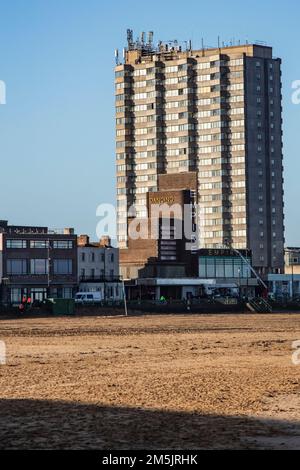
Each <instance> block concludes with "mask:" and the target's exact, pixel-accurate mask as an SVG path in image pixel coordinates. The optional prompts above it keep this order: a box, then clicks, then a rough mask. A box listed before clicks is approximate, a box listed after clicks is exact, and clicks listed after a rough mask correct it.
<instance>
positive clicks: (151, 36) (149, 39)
mask: <svg viewBox="0 0 300 470" xmlns="http://www.w3.org/2000/svg"><path fill="white" fill-rule="evenodd" d="M153 36H154V33H153V31H149V32H148V44H149V46H152V44H153Z"/></svg>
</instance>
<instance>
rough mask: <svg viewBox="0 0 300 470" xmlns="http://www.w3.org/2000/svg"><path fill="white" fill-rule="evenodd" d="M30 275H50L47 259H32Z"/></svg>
mask: <svg viewBox="0 0 300 470" xmlns="http://www.w3.org/2000/svg"><path fill="white" fill-rule="evenodd" d="M30 274H48V260H47V259H31V260H30Z"/></svg>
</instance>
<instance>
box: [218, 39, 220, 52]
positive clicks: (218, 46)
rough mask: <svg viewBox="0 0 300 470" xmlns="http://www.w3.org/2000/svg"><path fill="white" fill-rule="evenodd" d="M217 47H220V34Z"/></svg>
mask: <svg viewBox="0 0 300 470" xmlns="http://www.w3.org/2000/svg"><path fill="white" fill-rule="evenodd" d="M218 49H220V36H218Z"/></svg>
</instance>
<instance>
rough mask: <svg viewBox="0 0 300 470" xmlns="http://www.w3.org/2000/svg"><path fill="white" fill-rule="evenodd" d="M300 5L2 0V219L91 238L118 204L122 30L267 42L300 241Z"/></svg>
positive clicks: (291, 237)
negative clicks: (276, 63)
mask: <svg viewBox="0 0 300 470" xmlns="http://www.w3.org/2000/svg"><path fill="white" fill-rule="evenodd" d="M299 17H300V4H299V2H298V1H296V0H290V1H286V2H280V3H277V2H272V1H269V0H267V1H257V0H253V1H252V2H251V4H249V3H248V4H247V7H246V6H245V4H243V2H241V1H230V0H228V1H227V2H224V1H220V0H215V1H214V2H207V1H205V2H201V1H196V0H189V1H188V2H179V1H176V0H173V1H170V0H164V1H157V0H152V1H151V2H148V3H146V2H141V1H136V0H127V1H119V0H118V1H110V2H106V1H100V0H85V1H84V0H27V1H26V0H13V1H12V0H0V80H4V81H5V83H6V85H7V104H6V105H5V106H0V162H1V168H0V175H1V179H0V219H9V221H10V222H11V223H16V224H44V225H49V226H51V227H57V228H58V227H64V226H71V227H73V226H74V227H75V228H76V230H77V232H78V233H89V234H90V235H91V236H93V237H96V234H95V229H96V224H97V218H96V215H95V213H96V207H97V205H98V204H100V203H101V202H111V203H114V201H115V189H114V185H115V180H114V169H115V159H114V87H113V79H114V75H113V67H114V49H115V48H116V47H118V48H120V49H122V47H123V46H124V45H125V40H126V29H127V28H132V29H134V30H135V33H136V35H137V34H138V33H139V32H141V31H148V30H153V31H154V32H155V40H156V41H157V40H159V39H162V40H170V39H175V38H177V39H178V40H180V41H184V40H186V39H190V38H191V39H192V41H193V46H195V47H197V46H200V45H201V38H202V37H203V38H204V42H205V44H206V45H209V46H214V45H216V44H217V37H218V35H220V37H221V41H230V40H231V39H232V38H235V39H236V40H239V39H240V40H241V41H244V40H246V39H248V40H249V41H250V42H251V41H255V40H262V41H266V42H267V43H268V44H269V45H272V46H273V47H274V55H275V56H279V57H282V59H283V95H284V103H283V105H284V115H283V118H284V155H285V159H284V166H285V205H286V211H285V212H286V242H287V244H288V245H300V234H299V229H300V224H299V208H298V207H299V206H298V205H299V201H300V184H299V175H300V158H299V150H298V149H299V143H298V139H299V135H300V105H298V106H297V105H293V104H292V102H291V94H292V90H291V84H292V82H293V81H294V80H300V61H299V52H298V48H299V46H300V34H299Z"/></svg>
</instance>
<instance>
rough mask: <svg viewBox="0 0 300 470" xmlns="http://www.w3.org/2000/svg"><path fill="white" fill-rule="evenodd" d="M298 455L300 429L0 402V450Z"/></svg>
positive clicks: (242, 421)
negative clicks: (263, 451) (271, 452)
mask: <svg viewBox="0 0 300 470" xmlns="http://www.w3.org/2000/svg"><path fill="white" fill-rule="evenodd" d="M249 448H250V449H251V448H252V449H255V448H277V449H289V448H293V449H295V448H298V449H300V425H299V423H287V422H282V421H267V420H264V421H262V420H258V419H254V418H253V419H252V418H247V417H234V416H216V415H201V414H197V413H185V412H169V411H160V410H145V409H138V408H118V407H113V406H112V407H109V406H97V405H85V404H76V403H75V404H74V403H68V402H55V401H43V400H0V449H98V450H101V449H104V450H105V449H112V450H113V449H120V450H121V449H122V450H125V449H126V450H131V449H135V450H136V449H147V450H151V449H182V450H183V449H249Z"/></svg>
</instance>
